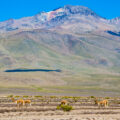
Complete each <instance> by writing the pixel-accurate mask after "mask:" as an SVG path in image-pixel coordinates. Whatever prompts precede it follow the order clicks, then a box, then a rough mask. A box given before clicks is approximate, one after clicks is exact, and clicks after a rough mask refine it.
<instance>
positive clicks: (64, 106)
mask: <svg viewBox="0 0 120 120" xmlns="http://www.w3.org/2000/svg"><path fill="white" fill-rule="evenodd" d="M61 109H62V110H63V111H71V110H72V109H73V108H72V106H70V105H61Z"/></svg>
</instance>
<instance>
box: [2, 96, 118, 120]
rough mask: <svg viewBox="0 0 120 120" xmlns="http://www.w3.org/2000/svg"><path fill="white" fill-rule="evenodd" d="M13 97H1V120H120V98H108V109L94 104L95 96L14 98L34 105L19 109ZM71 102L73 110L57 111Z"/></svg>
mask: <svg viewBox="0 0 120 120" xmlns="http://www.w3.org/2000/svg"><path fill="white" fill-rule="evenodd" d="M10 97H11V96H7V97H0V120H120V98H117V97H116V98H115V97H114V98H111V97H106V98H102V97H99V98H97V99H98V100H103V99H107V100H108V101H109V106H108V107H106V108H105V107H103V106H101V107H100V108H99V107H98V106H97V105H95V103H94V99H95V97H94V96H90V97H72V96H71V97H68V96H59V97H56V96H31V97H30V96H29V97H28V96H14V98H15V99H16V100H18V99H24V100H25V99H30V100H31V101H32V105H31V106H28V107H27V108H26V107H25V106H23V107H21V108H17V106H16V104H15V103H13V102H12V101H11V98H10ZM63 99H64V100H67V101H69V103H70V105H71V106H72V107H73V110H71V111H69V112H65V111H62V110H57V106H58V105H59V104H60V101H61V100H63Z"/></svg>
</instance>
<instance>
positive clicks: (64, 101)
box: [60, 100, 69, 105]
mask: <svg viewBox="0 0 120 120" xmlns="http://www.w3.org/2000/svg"><path fill="white" fill-rule="evenodd" d="M68 104H69V102H68V101H67V100H62V101H61V104H60V105H68Z"/></svg>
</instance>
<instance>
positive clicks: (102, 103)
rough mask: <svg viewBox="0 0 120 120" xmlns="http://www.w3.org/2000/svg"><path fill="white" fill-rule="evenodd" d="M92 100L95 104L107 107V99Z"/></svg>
mask: <svg viewBox="0 0 120 120" xmlns="http://www.w3.org/2000/svg"><path fill="white" fill-rule="evenodd" d="M94 102H95V104H97V105H98V106H99V107H100V106H104V107H108V100H102V101H98V100H95V101H94Z"/></svg>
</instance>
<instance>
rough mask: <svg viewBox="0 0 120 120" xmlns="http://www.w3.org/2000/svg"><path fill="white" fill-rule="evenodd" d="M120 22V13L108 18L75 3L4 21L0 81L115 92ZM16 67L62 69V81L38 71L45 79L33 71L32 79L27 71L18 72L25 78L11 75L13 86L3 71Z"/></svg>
mask: <svg viewBox="0 0 120 120" xmlns="http://www.w3.org/2000/svg"><path fill="white" fill-rule="evenodd" d="M119 26H120V24H119V17H118V18H115V19H112V20H107V19H105V18H102V17H101V16H99V15H97V14H96V13H95V12H93V11H92V10H90V9H89V8H87V7H83V6H71V5H67V6H64V7H61V8H58V9H55V10H53V11H50V12H40V13H39V14H36V15H35V16H32V17H25V18H21V19H18V20H14V19H10V20H8V21H4V22H0V69H1V72H2V74H3V75H1V76H0V77H1V83H0V84H1V86H4V85H5V83H6V80H7V82H8V86H9V85H13V84H14V85H13V86H19V85H20V86H25V84H24V82H22V81H26V82H25V83H26V85H27V86H28V87H29V86H32V85H35V86H38V85H41V86H45V87H46V86H47V89H48V86H49V85H48V83H51V85H52V86H54V87H55V88H54V90H55V89H56V85H58V86H59V87H60V89H63V85H64V86H66V85H68V88H65V90H69V89H73V91H74V90H76V91H79V90H80V89H82V88H83V89H85V88H86V89H87V90H88V89H90V90H94V89H97V90H98V91H99V90H102V91H104V90H106V89H107V90H108V91H109V89H110V88H111V89H114V90H115V91H116V90H118V88H119V84H118V83H119V72H120V60H119V59H120V29H119V28H120V27H119ZM18 68H26V69H31V68H32V69H51V70H55V69H60V70H62V72H61V73H55V74H57V75H55V76H56V77H58V78H57V80H58V81H59V82H58V81H56V77H55V76H54V73H51V74H50V73H45V74H44V73H40V75H41V76H44V77H41V76H39V75H38V74H37V73H34V74H33V73H32V74H33V76H32V77H31V76H30V74H29V73H26V76H24V77H20V75H19V77H20V78H21V79H19V78H18V74H21V73H15V74H14V73H11V74H12V75H11V76H10V79H11V81H13V83H12V82H11V84H9V82H10V80H8V79H7V78H8V77H9V75H8V74H9V73H3V71H5V70H7V69H18ZM36 74H37V75H36ZM43 74H44V75H43ZM46 74H47V75H48V78H49V76H50V80H49V79H48V78H46V77H45V75H46ZM14 75H15V76H14ZM34 75H36V76H37V78H36V79H35V76H34ZM5 76H6V77H5ZM53 76H54V77H53ZM16 78H17V79H18V80H19V82H18V81H17V80H16ZM52 78H53V79H52ZM113 80H114V82H113ZM40 81H44V82H45V81H46V82H45V83H44V82H40ZM50 81H51V82H50ZM99 81H101V82H99ZM17 83H19V85H18V84H17ZM57 83H58V84H57ZM103 84H104V85H103ZM72 85H73V86H72ZM102 85H103V86H102ZM113 85H115V86H113ZM61 86H62V87H61ZM71 86H72V87H73V88H71ZM49 89H50V88H49ZM78 93H79V92H78Z"/></svg>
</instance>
